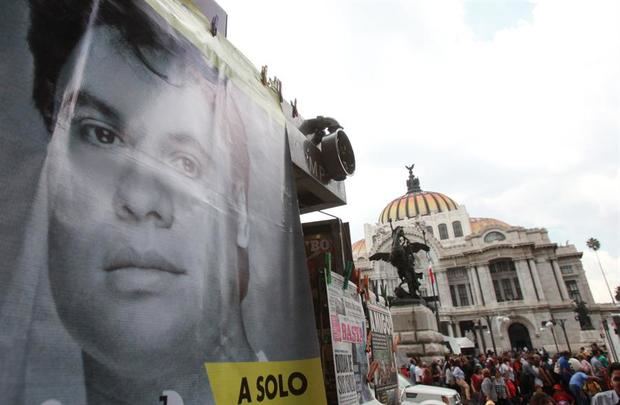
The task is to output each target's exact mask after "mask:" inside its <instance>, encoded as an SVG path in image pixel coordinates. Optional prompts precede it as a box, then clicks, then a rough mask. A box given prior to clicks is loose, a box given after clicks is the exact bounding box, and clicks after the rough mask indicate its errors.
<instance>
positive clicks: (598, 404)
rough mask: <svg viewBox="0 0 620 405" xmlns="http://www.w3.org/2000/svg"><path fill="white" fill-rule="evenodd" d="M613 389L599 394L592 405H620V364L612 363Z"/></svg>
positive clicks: (611, 377)
mask: <svg viewBox="0 0 620 405" xmlns="http://www.w3.org/2000/svg"><path fill="white" fill-rule="evenodd" d="M609 377H610V384H611V389H610V390H609V391H603V392H599V393H598V394H596V395H595V396H594V397H593V398H592V405H617V404H620V363H618V362H615V363H611V365H610V366H609Z"/></svg>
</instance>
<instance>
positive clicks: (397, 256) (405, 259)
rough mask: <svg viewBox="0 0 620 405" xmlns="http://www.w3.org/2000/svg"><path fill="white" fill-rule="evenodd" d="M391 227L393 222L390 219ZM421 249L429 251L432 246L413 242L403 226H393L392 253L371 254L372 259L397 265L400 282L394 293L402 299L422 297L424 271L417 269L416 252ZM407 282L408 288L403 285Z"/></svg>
mask: <svg viewBox="0 0 620 405" xmlns="http://www.w3.org/2000/svg"><path fill="white" fill-rule="evenodd" d="M390 227H392V222H391V221H390ZM420 250H424V251H426V252H428V251H429V250H430V248H429V247H428V246H427V245H425V244H424V243H419V242H411V241H410V240H409V239H407V237H406V236H405V231H404V230H403V227H402V226H397V227H396V228H392V250H391V251H390V253H382V252H378V253H375V254H374V255H372V256H370V260H383V261H385V262H388V263H390V264H391V265H392V266H394V267H396V270H397V271H398V277H399V278H400V281H401V282H400V284H399V285H398V287H396V289H394V294H395V295H396V297H398V298H400V299H407V298H410V299H420V291H419V290H420V281H419V280H420V279H421V278H422V273H416V271H415V254H416V253H417V252H419V251H420ZM403 284H407V290H405V289H404V288H403V287H402V285H403Z"/></svg>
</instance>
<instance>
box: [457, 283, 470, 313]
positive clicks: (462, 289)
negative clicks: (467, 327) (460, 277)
mask: <svg viewBox="0 0 620 405" xmlns="http://www.w3.org/2000/svg"><path fill="white" fill-rule="evenodd" d="M456 287H457V288H458V290H459V304H460V305H461V306H463V307H464V306H468V305H469V295H468V291H467V286H466V285H465V284H459V285H457V286H456Z"/></svg>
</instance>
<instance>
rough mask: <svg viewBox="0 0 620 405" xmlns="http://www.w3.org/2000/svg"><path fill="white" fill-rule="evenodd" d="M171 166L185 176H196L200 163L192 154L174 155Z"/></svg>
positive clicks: (198, 172)
mask: <svg viewBox="0 0 620 405" xmlns="http://www.w3.org/2000/svg"><path fill="white" fill-rule="evenodd" d="M172 166H173V167H174V168H175V169H177V170H178V171H179V172H181V173H182V174H184V175H186V176H187V177H191V178H196V177H198V176H199V175H200V164H199V163H198V162H197V161H196V159H195V158H194V157H192V156H187V155H180V156H175V157H174V158H173V159H172Z"/></svg>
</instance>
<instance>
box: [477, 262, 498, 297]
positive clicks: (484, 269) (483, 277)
mask: <svg viewBox="0 0 620 405" xmlns="http://www.w3.org/2000/svg"><path fill="white" fill-rule="evenodd" d="M478 276H479V277H480V286H481V287H482V291H481V293H482V294H484V302H485V304H486V305H491V304H497V298H496V297H495V289H494V288H493V281H492V280H491V271H490V270H489V266H488V265H486V264H485V265H480V266H478Z"/></svg>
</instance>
